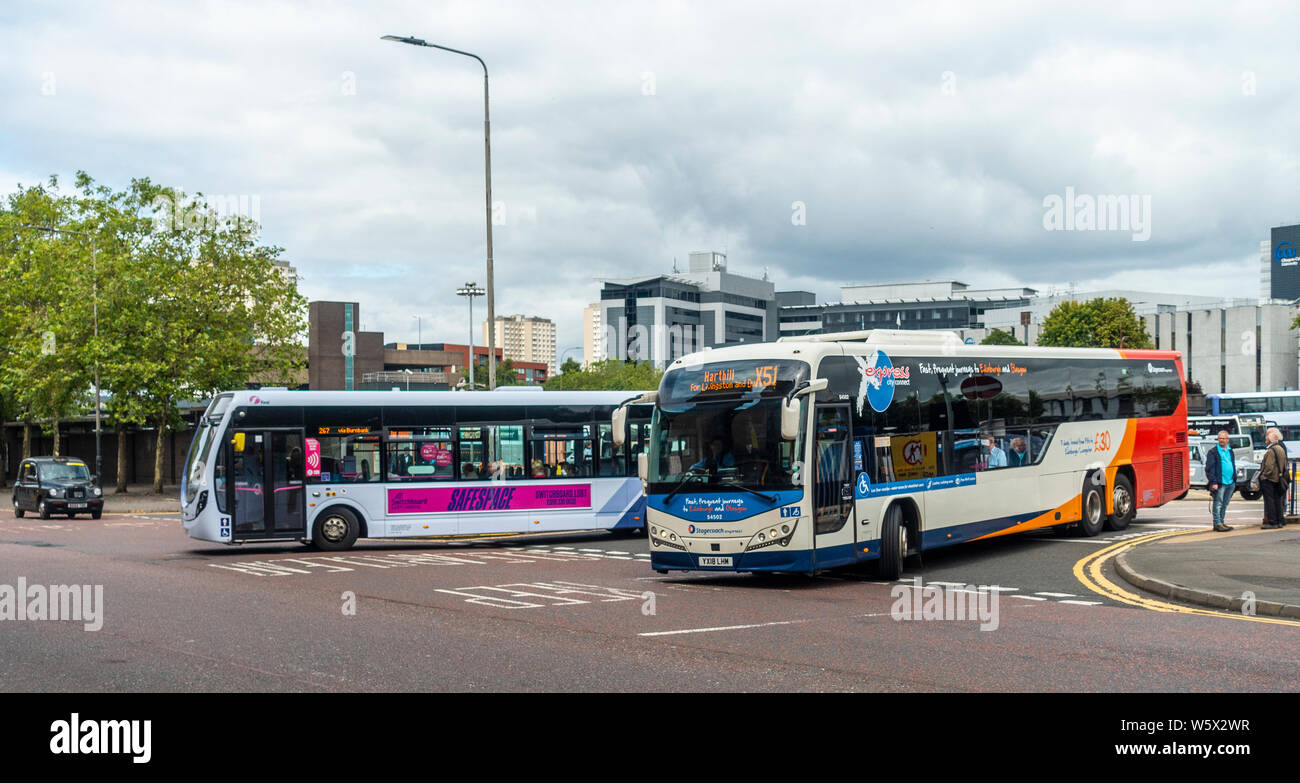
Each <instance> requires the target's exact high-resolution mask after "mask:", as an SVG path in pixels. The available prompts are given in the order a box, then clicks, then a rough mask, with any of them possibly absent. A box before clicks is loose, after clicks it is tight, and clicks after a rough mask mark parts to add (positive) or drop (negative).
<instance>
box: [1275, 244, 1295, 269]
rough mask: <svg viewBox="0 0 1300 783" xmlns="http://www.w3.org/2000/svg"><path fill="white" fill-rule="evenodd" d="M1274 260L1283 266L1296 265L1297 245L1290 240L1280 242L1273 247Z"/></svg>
mask: <svg viewBox="0 0 1300 783" xmlns="http://www.w3.org/2000/svg"><path fill="white" fill-rule="evenodd" d="M1273 260H1274V261H1276V262H1277V263H1278V264H1279V265H1281V266H1295V265H1296V263H1297V262H1296V257H1295V245H1293V244H1291V243H1290V242H1278V243H1277V247H1275V248H1273Z"/></svg>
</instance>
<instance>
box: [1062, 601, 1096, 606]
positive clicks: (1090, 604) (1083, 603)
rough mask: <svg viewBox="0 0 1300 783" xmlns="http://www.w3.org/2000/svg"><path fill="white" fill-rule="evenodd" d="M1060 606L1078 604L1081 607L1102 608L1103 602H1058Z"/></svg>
mask: <svg viewBox="0 0 1300 783" xmlns="http://www.w3.org/2000/svg"><path fill="white" fill-rule="evenodd" d="M1057 603H1060V604H1077V605H1079V606H1101V601H1057Z"/></svg>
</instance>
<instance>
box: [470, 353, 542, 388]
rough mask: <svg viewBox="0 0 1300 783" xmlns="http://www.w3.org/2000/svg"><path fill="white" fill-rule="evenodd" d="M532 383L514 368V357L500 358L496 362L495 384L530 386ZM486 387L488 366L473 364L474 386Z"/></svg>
mask: <svg viewBox="0 0 1300 783" xmlns="http://www.w3.org/2000/svg"><path fill="white" fill-rule="evenodd" d="M532 385H533V384H531V383H529V382H528V381H525V380H523V379H521V378H520V377H519V374H518V371H517V370H515V360H514V359H502V360H501V361H499V362H497V386H532ZM487 387H488V368H487V365H486V364H476V365H474V388H475V389H486V388H487Z"/></svg>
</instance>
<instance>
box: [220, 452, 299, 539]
mask: <svg viewBox="0 0 1300 783" xmlns="http://www.w3.org/2000/svg"><path fill="white" fill-rule="evenodd" d="M227 448H228V449H229V450H230V458H229V460H228V461H227V464H229V465H230V466H231V471H230V476H231V481H228V482H227V483H226V491H227V492H228V493H230V494H229V495H228V496H227V502H228V504H229V508H232V509H234V515H233V516H234V531H233V532H234V535H233V538H234V539H236V540H243V539H253V538H287V537H291V536H301V535H305V534H306V532H305V526H306V514H305V513H304V511H305V510H304V507H303V505H304V503H305V501H306V498H305V495H306V486H305V478H304V476H305V473H306V467H305V464H306V463H305V462H304V454H303V434H302V430H269V429H266V430H235V432H234V433H233V434H232V435H231V437H230V439H229V441H228V443H227Z"/></svg>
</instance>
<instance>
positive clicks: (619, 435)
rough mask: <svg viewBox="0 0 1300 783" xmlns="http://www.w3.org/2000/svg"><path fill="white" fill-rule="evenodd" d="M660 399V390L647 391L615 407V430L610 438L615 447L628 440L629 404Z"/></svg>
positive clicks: (617, 447)
mask: <svg viewBox="0 0 1300 783" xmlns="http://www.w3.org/2000/svg"><path fill="white" fill-rule="evenodd" d="M658 399H659V392H658V391H651V392H646V393H645V394H642V395H639V396H637V397H633V398H632V399H630V400H626V401H624V403H623V404H622V405H620V406H618V407H617V408H615V409H614V415H613V416H612V417H611V423H612V424H613V425H614V426H613V428H612V429H613V431H612V432H611V433H610V439H611V440H612V441H613V442H614V448H616V449H619V448H622V447H623V444H624V443H626V442H627V406H629V405H636V404H638V403H641V404H644V403H652V402H655V401H656V400H658Z"/></svg>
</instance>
